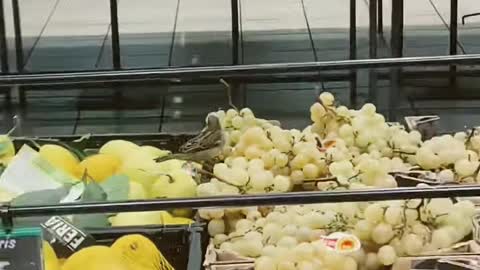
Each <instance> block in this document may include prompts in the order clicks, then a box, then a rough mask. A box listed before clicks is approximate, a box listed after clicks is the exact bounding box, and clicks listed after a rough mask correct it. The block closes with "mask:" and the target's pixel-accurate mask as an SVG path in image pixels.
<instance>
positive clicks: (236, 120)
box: [232, 115, 243, 129]
mask: <svg viewBox="0 0 480 270" xmlns="http://www.w3.org/2000/svg"><path fill="white" fill-rule="evenodd" d="M232 126H233V127H234V128H236V129H241V128H242V126H243V117H241V116H239V115H237V116H235V117H233V119H232Z"/></svg>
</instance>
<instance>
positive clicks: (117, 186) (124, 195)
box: [100, 175, 130, 201]
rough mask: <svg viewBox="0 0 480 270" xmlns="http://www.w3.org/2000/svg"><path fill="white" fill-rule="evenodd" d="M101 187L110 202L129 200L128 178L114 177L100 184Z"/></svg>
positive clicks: (124, 176) (123, 176)
mask: <svg viewBox="0 0 480 270" xmlns="http://www.w3.org/2000/svg"><path fill="white" fill-rule="evenodd" d="M100 185H101V186H102V188H103V190H104V191H105V192H106V193H107V200H108V201H125V200H128V192H129V191H130V185H129V180H128V176H126V175H114V176H112V177H110V178H108V179H107V180H105V181H103V182H102V183H100Z"/></svg>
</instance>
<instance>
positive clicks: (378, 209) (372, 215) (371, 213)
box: [364, 203, 384, 224]
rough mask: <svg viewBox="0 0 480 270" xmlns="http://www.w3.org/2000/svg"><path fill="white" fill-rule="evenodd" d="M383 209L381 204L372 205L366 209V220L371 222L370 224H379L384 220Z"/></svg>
mask: <svg viewBox="0 0 480 270" xmlns="http://www.w3.org/2000/svg"><path fill="white" fill-rule="evenodd" d="M383 212H384V210H383V208H382V206H381V205H380V204H378V203H373V204H370V205H369V206H368V207H367V208H366V209H365V213H364V215H365V219H366V220H367V221H368V222H370V223H374V224H375V223H378V222H380V221H382V219H383Z"/></svg>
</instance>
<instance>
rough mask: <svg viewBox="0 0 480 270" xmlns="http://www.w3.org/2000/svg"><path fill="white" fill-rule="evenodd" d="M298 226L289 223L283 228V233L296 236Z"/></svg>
mask: <svg viewBox="0 0 480 270" xmlns="http://www.w3.org/2000/svg"><path fill="white" fill-rule="evenodd" d="M297 230H298V227H297V225H295V224H287V225H285V227H283V229H282V234H284V235H287V236H296V235H297Z"/></svg>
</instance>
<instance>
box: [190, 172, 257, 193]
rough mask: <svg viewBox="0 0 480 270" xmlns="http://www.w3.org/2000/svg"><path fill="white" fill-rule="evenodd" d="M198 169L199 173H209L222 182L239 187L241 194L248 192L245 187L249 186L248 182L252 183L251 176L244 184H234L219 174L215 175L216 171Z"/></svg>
mask: <svg viewBox="0 0 480 270" xmlns="http://www.w3.org/2000/svg"><path fill="white" fill-rule="evenodd" d="M197 171H198V172H199V173H202V174H206V175H208V176H210V177H213V178H216V179H217V180H218V181H220V182H222V183H224V184H227V185H229V186H232V187H236V188H238V189H239V190H240V193H241V194H245V193H246V189H245V187H246V186H248V184H249V183H250V177H249V178H248V181H247V183H246V184H245V185H243V186H242V185H235V184H233V183H230V182H228V181H227V180H225V179H222V178H221V177H218V176H217V175H215V174H214V173H211V172H209V171H207V170H204V169H200V168H197Z"/></svg>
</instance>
